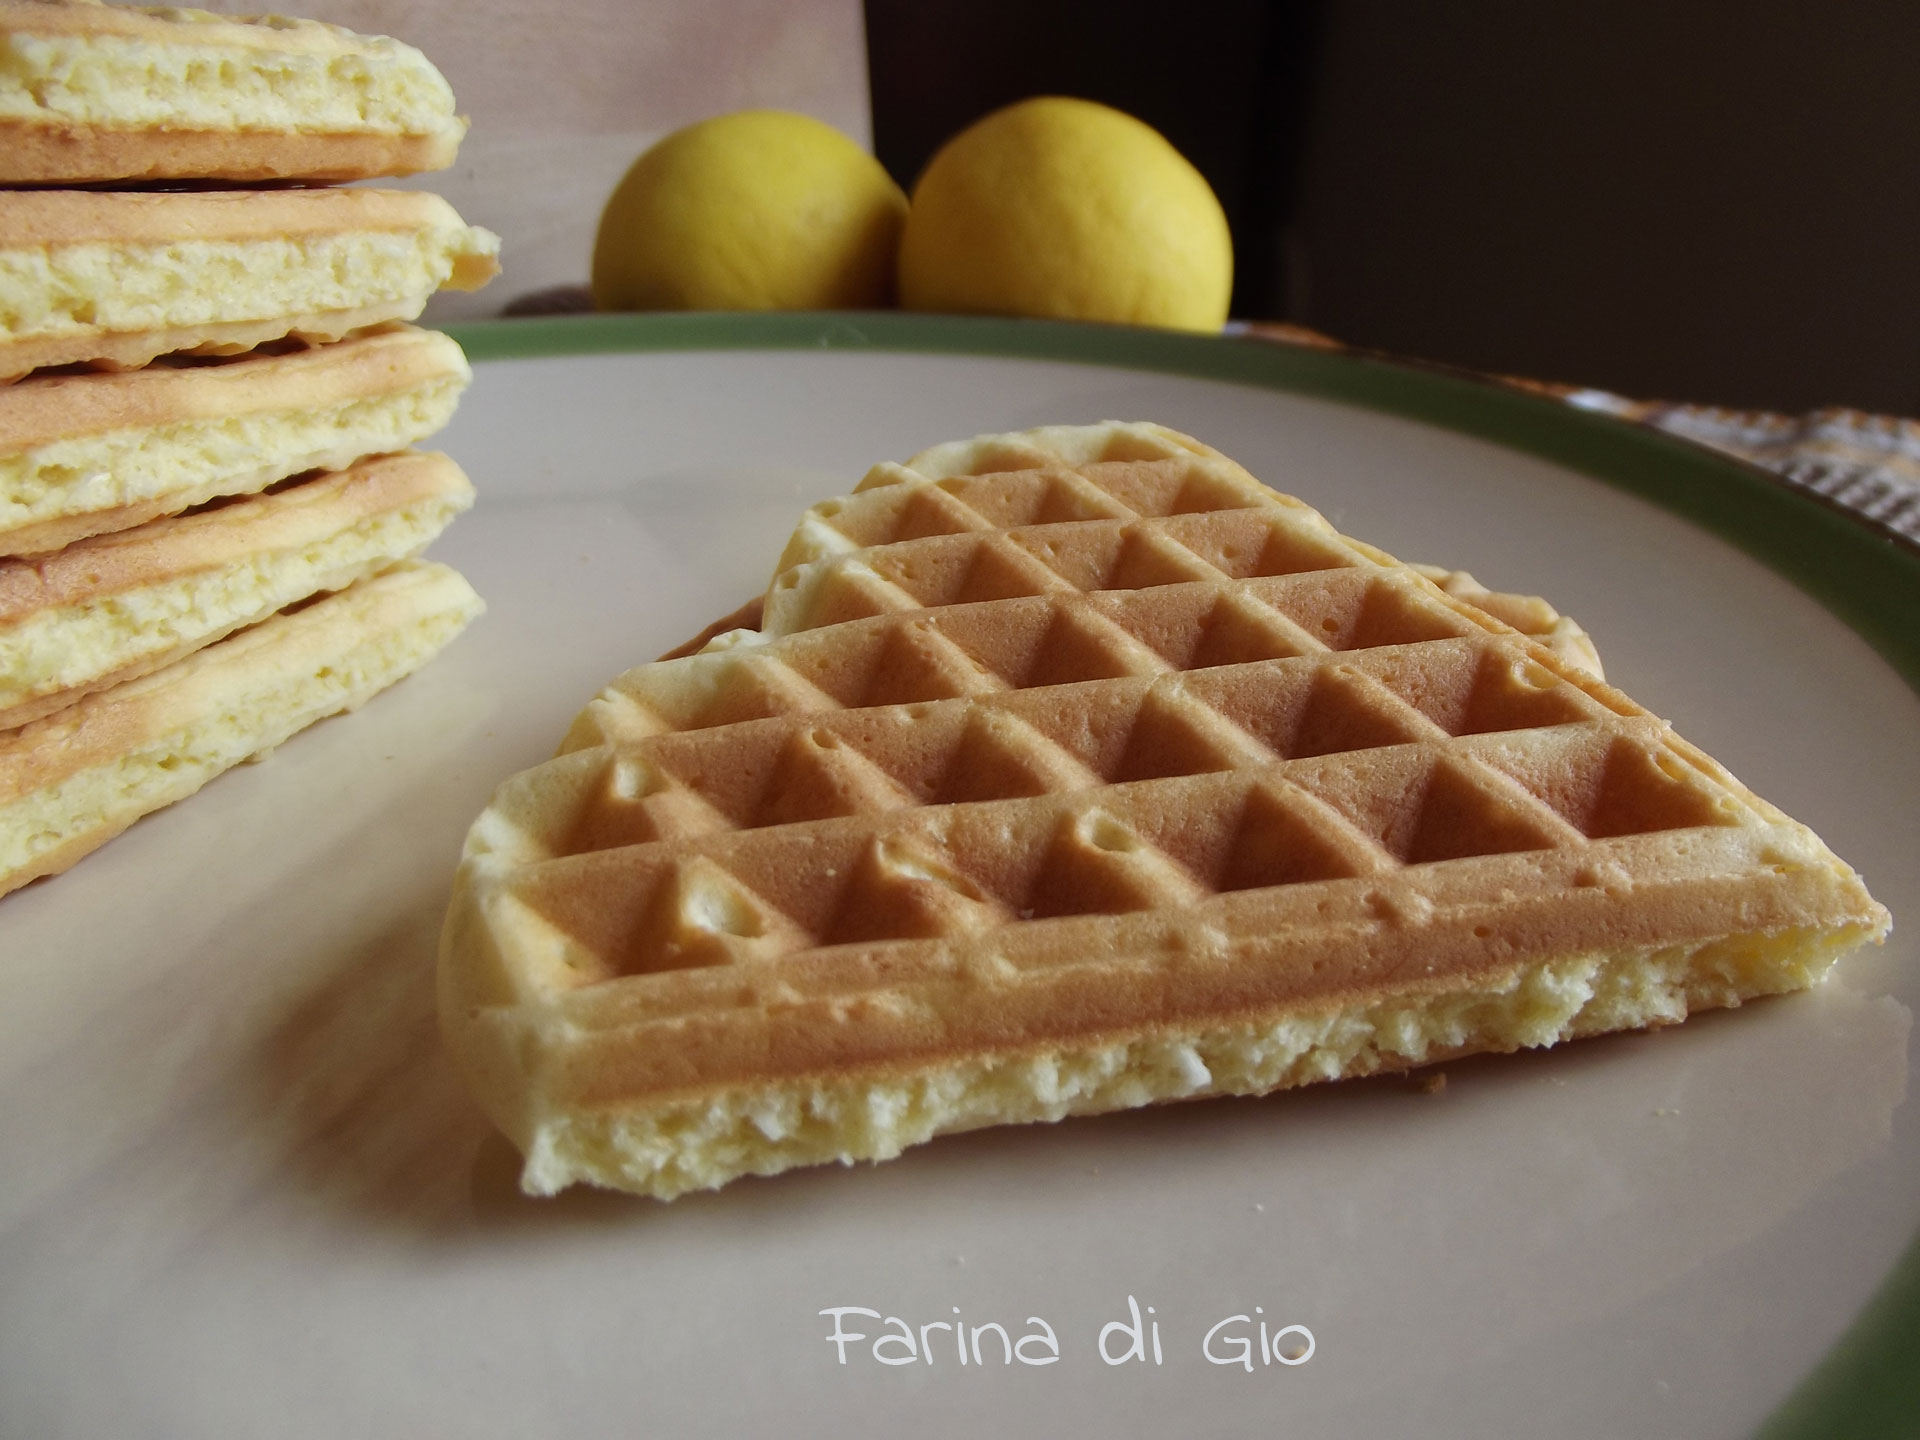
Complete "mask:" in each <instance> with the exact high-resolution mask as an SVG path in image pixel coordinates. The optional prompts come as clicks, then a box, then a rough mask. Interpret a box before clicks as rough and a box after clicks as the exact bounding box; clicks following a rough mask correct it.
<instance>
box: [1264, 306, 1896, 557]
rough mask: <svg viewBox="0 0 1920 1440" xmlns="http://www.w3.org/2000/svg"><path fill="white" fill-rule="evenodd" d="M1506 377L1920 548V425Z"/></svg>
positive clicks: (1294, 338)
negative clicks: (1741, 468)
mask: <svg viewBox="0 0 1920 1440" xmlns="http://www.w3.org/2000/svg"><path fill="white" fill-rule="evenodd" d="M1234 328H1243V329H1244V333H1246V334H1249V335H1252V336H1255V337H1257V338H1259V339H1262V340H1275V341H1278V342H1280V343H1281V344H1286V345H1302V346H1306V347H1308V348H1310V349H1316V350H1344V349H1348V348H1351V347H1348V346H1344V345H1341V344H1340V343H1339V342H1338V341H1336V340H1332V339H1329V338H1328V337H1327V336H1325V335H1322V334H1320V333H1319V332H1318V331H1314V330H1308V329H1306V328H1305V327H1303V326H1299V325H1280V324H1269V323H1266V322H1253V323H1250V324H1247V325H1246V326H1244V327H1234ZM1494 378H1496V379H1499V380H1501V381H1502V382H1504V383H1506V384H1510V385H1514V386H1516V387H1518V388H1521V389H1525V390H1531V391H1534V392H1535V393H1537V394H1544V395H1552V396H1555V397H1557V398H1558V399H1560V400H1563V401H1565V402H1566V403H1567V404H1569V405H1577V406H1579V407H1580V408H1581V409H1583V410H1598V411H1601V412H1603V413H1605V414H1608V415H1617V416H1619V417H1620V418H1621V419H1623V420H1631V421H1633V422H1634V423H1636V424H1639V425H1648V426H1651V427H1653V428H1654V429H1656V430H1664V431H1666V432H1667V433H1668V434H1669V435H1677V436H1679V437H1680V438H1682V439H1684V440H1691V441H1693V442H1694V443H1695V444H1698V445H1704V446H1706V447H1707V448H1708V449H1711V450H1718V451H1721V452H1722V453H1724V454H1727V455H1731V456H1733V457H1734V458H1736V459H1739V460H1745V461H1746V462H1747V463H1749V464H1751V465H1757V466H1759V467H1760V468H1761V469H1763V470H1767V471H1769V472H1771V473H1772V474H1774V475H1777V476H1778V477H1779V478H1780V479H1781V480H1783V481H1785V482H1786V483H1787V484H1789V485H1792V486H1794V487H1796V488H1797V489H1801V490H1810V491H1812V492H1814V493H1815V494H1817V495H1822V496H1824V497H1826V498H1827V499H1828V500H1831V501H1833V502H1834V503H1835V504H1837V505H1840V506H1842V507H1843V508H1845V509H1846V510H1848V511H1849V512H1851V513H1852V514H1854V515H1856V516H1858V517H1859V518H1860V519H1862V520H1864V521H1865V522H1867V523H1868V524H1869V525H1872V526H1873V527H1875V528H1876V529H1879V530H1882V531H1885V532H1888V533H1891V534H1893V535H1896V536H1898V537H1899V538H1900V539H1902V540H1904V541H1906V542H1907V543H1908V544H1909V545H1915V546H1920V420H1905V419H1901V418H1899V417H1897V416H1893V415H1868V414H1865V413H1864V412H1862V411H1859V410H1846V409H1841V408H1839V407H1829V408H1827V409H1822V410H1809V411H1807V412H1806V413H1805V414H1804V415H1776V414H1773V413H1772V412H1770V411H1766V410H1722V409H1718V408H1716V407H1714V406H1710V405H1685V404H1678V403H1674V402H1670V401H1660V400H1630V399H1628V398H1627V397H1625V396H1623V395H1615V394H1612V393H1610V392H1609V391H1605V390H1588V389H1580V388H1578V387H1576V386H1571V385H1554V384H1548V383H1544V382H1542V381H1538V380H1521V379H1516V378H1512V377H1508V376H1496V377H1494Z"/></svg>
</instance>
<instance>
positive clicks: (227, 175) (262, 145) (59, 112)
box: [0, 0, 466, 185]
mask: <svg viewBox="0 0 1920 1440" xmlns="http://www.w3.org/2000/svg"><path fill="white" fill-rule="evenodd" d="M0 44H4V46H5V48H6V53H7V61H8V63H7V65H6V66H5V67H4V69H3V70H0V184H7V185H75V184H90V183H99V182H102V181H117V180H141V181H145V180H215V179H218V180H229V181H234V180H246V181H255V180H290V179H304V180H365V179H370V178H373V177H376V176H383V175H410V174H412V173H414V172H415V171H418V170H438V169H441V168H443V167H444V166H447V165H451V164H452V163H453V157H454V153H455V151H456V150H457V149H458V147H459V144H460V137H461V135H462V134H463V133H464V132H465V130H466V123H465V122H464V121H462V120H460V119H459V118H457V117H456V116H455V115H454V113H453V92H452V91H451V90H449V89H448V88H447V82H446V81H445V79H443V78H442V77H441V75H440V72H439V71H438V70H436V69H434V67H433V66H432V65H431V64H429V63H428V62H427V59H426V57H425V56H423V55H422V54H421V53H420V52H419V51H418V50H415V49H414V48H413V47H411V46H409V45H402V44H400V43H399V42H398V41H394V40H389V39H386V38H385V37H382V36H362V35H355V34H353V33H352V32H350V31H347V30H342V29H340V28H339V27H338V26H335V25H323V24H320V23H318V22H317V21H313V20H289V19H285V18H283V17H280V16H256V17H246V18H240V17H232V16H223V15H210V14H207V13H206V12H204V11H199V10H181V9H173V8H165V9H162V8H158V7H153V8H147V7H136V6H130V5H103V4H100V3H98V0H0Z"/></svg>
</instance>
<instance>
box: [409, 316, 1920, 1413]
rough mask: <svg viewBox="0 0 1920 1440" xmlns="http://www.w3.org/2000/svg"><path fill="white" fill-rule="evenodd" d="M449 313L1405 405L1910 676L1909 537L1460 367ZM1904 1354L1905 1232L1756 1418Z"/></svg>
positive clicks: (463, 328) (1914, 1334)
mask: <svg viewBox="0 0 1920 1440" xmlns="http://www.w3.org/2000/svg"><path fill="white" fill-rule="evenodd" d="M447 328H448V330H449V332H450V333H451V334H452V335H453V336H454V337H455V338H456V339H457V340H459V342H460V343H461V344H462V345H463V346H464V347H465V348H466V351H467V354H468V355H469V356H470V357H471V358H472V359H474V360H477V361H486V360H520V359H533V358H537V357H544V356H557V355H595V354H608V353H621V352H632V351H661V350H879V351H915V352H920V353H927V354H938V355H979V356H992V357H1000V358H1010V359H1019V360H1053V361H1065V362H1069V363H1073V364H1082V365H1107V366H1115V367H1119V368H1122V369H1130V370H1151V371H1158V372H1162V373H1166V374H1172V375H1181V376H1189V377H1195V378H1200V379H1208V380H1224V381H1230V382H1233V383H1235V384H1240V385H1255V386H1264V387H1266V388H1268V389H1272V390H1284V391H1287V392H1289V393H1290V394H1295V395H1308V396H1313V397H1316V398H1320V399H1327V400H1334V401H1339V402H1342V403H1345V404H1350V405H1358V406H1361V407H1363V408H1365V409H1369V410H1378V411H1382V412H1384V413H1386V414H1390V415H1398V416H1402V417H1405V418H1407V419H1410V420H1419V421H1423V422H1425V423H1427V424H1430V425H1437V426H1440V427H1441V428H1443V429H1447V430H1453V431H1457V432H1459V433H1460V434H1464V435H1471V436H1474V437H1476V438H1478V439H1482V440H1488V441H1492V442H1493V443H1494V444H1497V445H1501V446H1504V447H1506V448H1508V449H1512V450H1519V451H1523V452H1525V453H1526V454H1529V455H1536V456H1539V457H1540V458H1541V459H1544V460H1550V461H1553V462H1554V463H1556V464H1559V465H1563V466H1565V467H1567V468H1568V469H1570V470H1577V471H1579V472H1580V473H1582V474H1584V475H1590V476H1592V477H1594V478H1595V479H1597V480H1602V481H1604V482H1606V483H1607V484H1609V485H1613V486H1615V487H1617V488H1619V489H1622V490H1626V491H1629V492H1631V493H1632V494H1635V495H1639V496H1642V497H1643V498H1645V499H1647V500H1651V501H1653V502H1654V503H1655V504H1656V505H1659V506H1662V507H1663V508H1665V509H1667V510H1670V511H1672V512H1673V513H1674V514H1676V515H1680V516H1682V517H1684V518H1685V519H1688V520H1691V521H1693V522H1695V523H1696V524H1698V525H1700V526H1702V527H1703V528H1705V529H1707V530H1710V531H1712V532H1713V533H1714V534H1716V535H1718V536H1720V537H1721V538H1722V539H1725V540H1728V541H1731V542H1732V543H1733V544H1735V545H1737V546H1739V547H1740V548H1741V549H1742V550H1745V551H1746V552H1747V553H1748V554H1749V555H1752V556H1753V557H1754V558H1755V559H1757V560H1759V561H1761V562H1762V563H1763V564H1765V565H1767V566H1768V567H1769V568H1771V569H1772V570H1774V571H1776V572H1778V573H1779V574H1781V575H1783V576H1785V577H1786V578H1787V579H1789V580H1791V581H1793V582H1794V583H1795V584H1796V585H1798V586H1799V587H1800V588H1801V589H1803V590H1805V591H1806V592H1807V593H1808V594H1809V595H1811V596H1812V597H1813V598H1814V599H1815V600H1817V601H1819V602H1820V603H1821V604H1822V605H1824V606H1825V607H1826V608H1827V609H1828V610H1830V611H1832V612H1833V614H1835V615H1836V616H1838V617H1839V618H1840V619H1841V620H1843V621H1845V622H1846V623H1847V625H1849V626H1850V627H1852V629H1854V630H1855V631H1856V632H1857V633H1859V634H1860V635H1861V636H1862V638H1864V639H1865V640H1866V641H1867V643H1868V644H1870V645H1872V646H1873V648H1874V649H1875V650H1877V651H1878V652H1879V653H1880V654H1881V656H1883V657H1884V658H1885V659H1886V660H1887V661H1888V662H1889V663H1890V664H1891V665H1892V666H1893V667H1894V669H1896V670H1897V671H1899V673H1900V675H1901V676H1902V678H1904V679H1905V680H1906V682H1907V684H1908V685H1909V686H1910V687H1912V688H1913V689H1914V690H1915V691H1916V693H1920V551H1915V550H1914V549H1911V548H1909V547H1907V546H1906V545H1905V544H1903V543H1902V542H1900V541H1898V540H1896V539H1894V538H1893V537H1892V536H1891V535H1889V534H1886V533H1883V532H1881V531H1879V530H1877V529H1875V528H1873V527H1872V526H1870V525H1869V524H1867V523H1866V522H1864V521H1862V520H1860V519H1858V518H1857V517H1855V516H1852V515H1850V514H1848V513H1846V512H1844V511H1842V510H1840V509H1838V508H1836V507H1833V506H1830V505H1827V504H1825V503H1822V502H1821V501H1820V500H1818V499H1816V498H1814V497H1812V496H1810V495H1806V494H1803V493H1801V492H1798V491H1795V490H1792V489H1790V488H1789V487H1788V486H1786V485H1784V484H1782V483H1781V482H1780V481H1779V480H1778V479H1777V478H1775V477H1774V476H1771V475H1768V474H1767V473H1765V472H1764V471H1761V470H1758V469H1755V468H1753V467H1750V466H1748V465H1745V464H1742V463H1741V462H1739V461H1737V460H1732V459H1729V458H1727V457H1725V456H1722V455H1719V454H1716V453H1714V452H1713V451H1710V450H1706V449H1703V448H1701V447H1699V446H1696V445H1693V444H1690V443H1688V442H1686V441H1684V440H1679V439H1675V438H1673V437H1670V436H1667V435H1663V434H1660V433H1658V432H1656V431H1653V430H1648V429H1644V428H1642V427H1640V426H1636V425H1632V424H1628V423H1626V422H1623V421H1620V420H1616V419H1614V418H1612V417H1610V416H1606V415H1598V414H1592V413H1588V412H1585V411H1581V410H1577V409H1574V408H1573V407H1571V406H1568V405H1565V404H1562V403H1561V402H1559V401H1557V400H1552V399H1548V398H1546V397H1543V396H1538V395H1532V394H1529V393H1527V392H1525V391H1520V390H1516V389H1512V388H1510V387H1508V386H1504V385H1500V384H1497V383H1492V382H1489V381H1486V380H1482V379H1479V378H1476V377H1473V376H1469V375H1463V374H1459V373H1455V372H1450V371H1445V370H1440V369H1436V368H1427V367H1420V366H1414V365H1408V364H1401V363H1396V362H1392V361H1388V360H1383V359H1377V358H1373V357H1368V356H1359V355H1353V354H1347V353H1341V352H1336V351H1320V350H1310V349H1303V348H1299V347H1295V346H1289V345H1275V344H1272V343H1269V342H1267V341H1263V340H1255V339H1241V338H1234V337H1222V336H1215V335H1185V334H1177V333H1173V332H1168V331H1157V330H1137V329H1128V328H1122V327H1117V326H1105V325H1076V324H1065V323H1061V322H1057V321H1047V320H1004V319H983V318H975V317H971V316H946V315H908V314H901V313H889V312H885V311H876V312H870V313H868V312H862V313H857V314H855V313H846V314H822V313H804V314H791V313H790V314H708V313H682V314H654V315H579V316H565V317H556V318H552V319H515V320H484V321H478V322H473V323H469V324H465V325H451V326H448V327H447ZM1917 1360H1920V1235H1916V1236H1915V1238H1914V1240H1913V1241H1912V1242H1910V1243H1909V1245H1908V1246H1907V1250H1906V1253H1905V1254H1904V1255H1902V1256H1901V1258H1900V1260H1899V1261H1898V1263H1897V1264H1896V1265H1895V1267H1894V1269H1893V1271H1892V1273H1891V1274H1890V1275H1889V1276H1888V1277H1887V1279H1886V1280H1885V1281H1884V1282H1883V1283H1882V1285H1881V1288H1880V1290H1879V1291H1878V1293H1876V1294H1875V1295H1874V1297H1873V1298H1872V1299H1871V1300H1870V1301H1869V1302H1868V1303H1867V1305H1866V1307H1865V1309H1863V1310H1862V1311H1861V1313H1860V1315H1859V1316H1858V1317H1856V1319H1855V1320H1854V1323H1853V1324H1852V1326H1851V1327H1850V1328H1849V1329H1848V1331H1847V1333H1846V1334H1845V1335H1843V1336H1842V1337H1841V1339H1840V1341H1839V1342H1838V1343H1837V1344H1836V1345H1835V1346H1834V1348H1833V1349H1832V1350H1831V1351H1829V1352H1828V1354H1827V1355H1826V1356H1825V1358H1824V1359H1822V1360H1821V1361H1820V1363H1819V1364H1818V1365H1817V1366H1816V1367H1815V1368H1814V1370H1813V1371H1812V1373H1811V1374H1809V1375H1808V1376H1807V1377H1806V1378H1805V1379H1804V1380H1803V1381H1802V1382H1801V1383H1800V1385H1799V1387H1798V1388H1797V1389H1795V1391H1794V1392H1793V1393H1792V1394H1791V1395H1790V1396H1789V1397H1788V1398H1787V1400H1786V1401H1785V1403H1783V1404H1782V1405H1781V1407H1780V1408H1779V1409H1778V1410H1776V1411H1775V1412H1774V1414H1773V1415H1772V1417H1771V1418H1770V1419H1768V1420H1767V1422H1766V1423H1765V1424H1764V1425H1763V1426H1762V1428H1761V1430H1760V1432H1759V1433H1760V1435H1761V1436H1762V1437H1764V1440H1824V1437H1830V1436H1835V1435H1845V1436H1849V1437H1852V1440H1869V1437H1894V1436H1912V1435H1916V1434H1920V1363H1916V1361H1917Z"/></svg>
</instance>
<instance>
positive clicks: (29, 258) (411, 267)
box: [0, 188, 500, 380]
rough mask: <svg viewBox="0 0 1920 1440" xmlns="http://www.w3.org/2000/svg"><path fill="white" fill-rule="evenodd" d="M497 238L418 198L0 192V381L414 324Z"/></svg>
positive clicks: (486, 266)
mask: <svg viewBox="0 0 1920 1440" xmlns="http://www.w3.org/2000/svg"><path fill="white" fill-rule="evenodd" d="M499 248H500V240H499V237H498V236H496V235H494V234H492V233H491V232H489V231H486V230H482V229H479V228H477V227H475V226H470V225H468V224H466V222H464V221H463V220H461V218H460V216H459V215H458V214H456V213H455V211H454V208H453V207H452V206H451V205H449V204H448V203H447V202H446V201H445V200H442V199H441V198H440V197H439V196H438V195H429V194H426V193H425V192H423V191H418V190H370V189H359V188H339V189H315V190H297V189H296V190H194V191H112V192H110V191H94V190H0V380H11V379H15V378H17V377H19V376H21V375H25V374H27V373H28V372H30V371H32V370H36V369H40V368H42V367H46V366H59V365H74V364H86V365H93V366H95V367H97V368H100V369H106V370H127V369H137V368H138V367H140V366H142V365H145V364H146V363H147V362H148V361H150V360H152V359H153V358H154V357H156V356H159V355H168V354H172V353H174V352H178V351H186V352H190V353H193V354H198V355H237V354H240V353H242V352H243V351H246V350H250V349H252V348H253V347H254V346H256V345H263V344H266V343H268V342H269V341H275V340H279V339H282V338H283V337H285V336H289V335H292V336H297V337H299V338H301V339H305V340H313V341H327V340H338V339H340V338H341V337H342V336H344V335H348V334H351V333H352V332H354V331H356V330H360V329H363V328H365V327H367V326H369V325H378V324H384V323H386V322H388V321H392V320H411V319H413V318H414V316H416V315H418V314H419V313H420V311H421V309H422V308H423V307H424V306H425V305H426V303H427V301H428V299H429V298H431V297H432V295H433V294H434V292H435V291H437V290H439V289H441V288H443V287H449V288H452V289H455V290H477V289H478V288H479V287H480V286H482V285H484V284H486V282H487V281H488V280H489V279H490V278H492V276H493V275H494V274H495V273H496V272H497V271H498V270H499V268H500V267H499V263H498V261H497V260H496V259H495V256H496V255H497V254H498V252H499Z"/></svg>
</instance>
